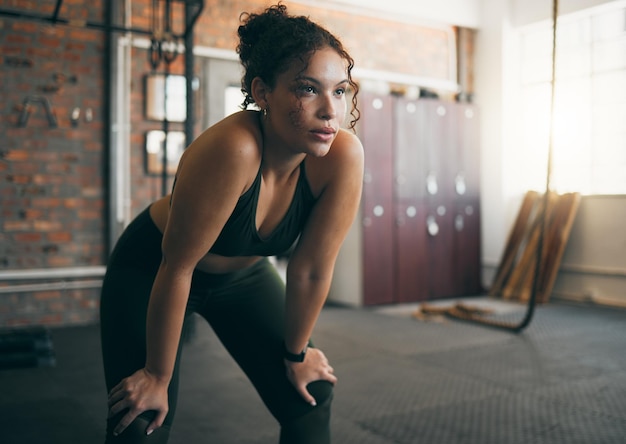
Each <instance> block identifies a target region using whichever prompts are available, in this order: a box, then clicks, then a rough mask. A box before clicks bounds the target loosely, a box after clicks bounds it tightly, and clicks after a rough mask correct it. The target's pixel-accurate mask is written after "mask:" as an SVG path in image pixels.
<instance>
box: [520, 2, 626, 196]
mask: <svg viewBox="0 0 626 444" xmlns="http://www.w3.org/2000/svg"><path fill="white" fill-rule="evenodd" d="M520 48H521V57H520V67H521V73H520V80H521V95H520V97H521V98H520V100H521V104H522V106H521V110H522V113H521V125H522V144H523V145H522V146H523V147H525V148H524V150H525V151H526V152H525V154H527V155H528V156H530V157H534V159H535V161H534V164H535V165H541V164H545V160H544V159H545V158H546V157H547V149H548V140H549V130H550V128H549V113H550V77H551V64H552V61H551V59H552V23H551V22H549V23H548V22H546V23H540V24H536V25H530V26H526V27H524V28H521V29H520ZM553 126H554V146H553V149H554V150H553V168H552V170H553V172H552V178H551V185H552V188H553V189H555V190H556V191H558V192H568V191H578V192H580V193H582V194H626V2H624V1H617V2H612V3H609V4H608V5H604V6H602V7H598V8H593V9H589V10H585V11H582V12H577V13H575V14H570V15H564V16H560V17H559V21H558V25H557V51H556V83H555V113H554V125H553ZM542 162H543V163H542ZM542 171H545V170H542ZM544 176H545V174H544ZM540 178H541V174H536V175H535V177H532V175H529V179H528V180H529V181H533V183H532V184H530V183H529V184H528V185H529V187H530V188H538V189H541V187H542V186H543V187H544V188H545V179H543V185H542V183H541V182H539V183H537V180H539V179H540Z"/></svg>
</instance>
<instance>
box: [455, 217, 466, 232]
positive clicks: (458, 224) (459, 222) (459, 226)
mask: <svg viewBox="0 0 626 444" xmlns="http://www.w3.org/2000/svg"><path fill="white" fill-rule="evenodd" d="M454 228H455V229H456V231H459V232H461V231H463V228H465V219H463V215H461V214H457V216H456V217H455V218H454Z"/></svg>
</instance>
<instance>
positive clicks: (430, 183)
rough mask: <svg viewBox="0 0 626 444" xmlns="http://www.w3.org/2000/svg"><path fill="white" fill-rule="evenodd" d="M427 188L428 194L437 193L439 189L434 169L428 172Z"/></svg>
mask: <svg viewBox="0 0 626 444" xmlns="http://www.w3.org/2000/svg"><path fill="white" fill-rule="evenodd" d="M426 190H427V191H428V194H431V195H435V194H437V192H438V191H439V185H438V184H437V175H436V174H435V172H434V171H431V172H430V173H428V176H427V177H426Z"/></svg>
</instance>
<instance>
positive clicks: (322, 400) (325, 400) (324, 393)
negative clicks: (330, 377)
mask: <svg viewBox="0 0 626 444" xmlns="http://www.w3.org/2000/svg"><path fill="white" fill-rule="evenodd" d="M307 389H308V390H309V393H310V394H311V395H312V396H313V397H314V398H315V402H316V404H317V406H318V407H321V406H325V405H327V406H328V407H329V408H330V403H331V402H332V400H333V385H332V384H331V383H330V382H328V381H315V382H312V383H310V384H309V385H308V386H307Z"/></svg>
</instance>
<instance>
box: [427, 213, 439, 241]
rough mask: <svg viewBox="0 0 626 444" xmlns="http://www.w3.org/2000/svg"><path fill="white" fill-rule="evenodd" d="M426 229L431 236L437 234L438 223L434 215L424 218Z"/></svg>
mask: <svg viewBox="0 0 626 444" xmlns="http://www.w3.org/2000/svg"><path fill="white" fill-rule="evenodd" d="M426 229H427V230H428V234H429V235H431V236H432V237H435V236H437V235H438V234H439V224H438V223H437V219H436V218H435V216H428V217H427V218H426Z"/></svg>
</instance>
